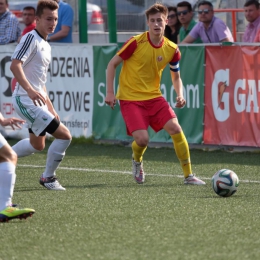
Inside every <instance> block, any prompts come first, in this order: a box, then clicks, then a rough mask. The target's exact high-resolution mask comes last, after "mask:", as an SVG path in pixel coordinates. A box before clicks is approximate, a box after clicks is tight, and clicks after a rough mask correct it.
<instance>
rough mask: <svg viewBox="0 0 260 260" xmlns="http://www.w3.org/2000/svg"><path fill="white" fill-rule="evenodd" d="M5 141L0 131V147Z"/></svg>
mask: <svg viewBox="0 0 260 260" xmlns="http://www.w3.org/2000/svg"><path fill="white" fill-rule="evenodd" d="M6 143H7V141H6V140H5V138H4V137H3V136H2V134H1V133H0V149H1V148H2V147H3V146H5V145H6Z"/></svg>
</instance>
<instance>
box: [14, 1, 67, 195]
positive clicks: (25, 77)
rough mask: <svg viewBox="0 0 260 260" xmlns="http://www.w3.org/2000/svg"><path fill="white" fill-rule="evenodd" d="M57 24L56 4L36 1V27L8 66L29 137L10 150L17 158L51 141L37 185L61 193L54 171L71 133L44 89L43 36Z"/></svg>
mask: <svg viewBox="0 0 260 260" xmlns="http://www.w3.org/2000/svg"><path fill="white" fill-rule="evenodd" d="M46 2H47V3H46ZM57 21H58V4H57V2H55V1H53V0H48V1H42V0H40V1H39V2H38V5H37V9H36V28H35V29H34V30H33V31H31V32H29V33H27V34H26V35H25V36H23V37H22V39H21V41H20V43H19V44H18V45H17V47H16V49H15V51H14V54H13V56H12V64H11V67H10V68H11V71H12V72H13V74H14V76H15V78H16V80H17V84H16V87H15V90H14V93H13V105H14V108H15V111H16V112H17V114H18V115H19V116H20V117H21V118H22V119H24V120H25V121H26V123H27V125H28V128H29V135H30V138H26V139H23V140H21V141H20V142H18V143H17V144H15V145H14V146H13V147H12V148H13V150H14V151H15V152H16V153H17V155H18V157H23V156H27V155H30V154H33V153H35V152H40V151H42V150H43V149H44V147H45V139H46V133H49V134H51V135H52V136H53V137H54V138H55V140H54V141H53V142H52V144H51V145H50V147H49V149H48V154H47V161H46V168H45V171H44V172H43V174H42V176H41V177H40V184H41V185H43V186H44V187H45V188H47V189H49V190H65V188H64V187H62V186H61V185H60V183H59V182H58V180H57V178H56V175H55V170H56V169H57V168H58V166H59V164H60V162H61V161H62V159H63V157H64V155H65V151H66V149H67V148H68V146H69V144H70V142H71V134H70V132H69V130H68V129H67V127H65V126H64V125H63V124H62V123H61V122H60V120H59V116H58V114H57V113H56V111H55V109H54V107H53V105H52V103H51V101H50V99H49V97H48V95H47V90H46V86H45V83H46V80H47V70H48V67H49V63H50V61H51V47H50V45H49V43H48V42H47V37H48V34H49V33H52V32H53V31H54V29H55V27H56V25H57Z"/></svg>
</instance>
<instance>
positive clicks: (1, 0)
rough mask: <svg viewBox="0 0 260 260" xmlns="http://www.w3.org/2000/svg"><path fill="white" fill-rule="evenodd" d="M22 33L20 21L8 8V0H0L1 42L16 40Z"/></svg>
mask: <svg viewBox="0 0 260 260" xmlns="http://www.w3.org/2000/svg"><path fill="white" fill-rule="evenodd" d="M20 35H21V29H20V28H19V21H18V19H17V18H16V17H15V15H14V14H12V13H11V12H10V11H9V10H8V0H0V44H8V43H12V42H16V41H17V40H18V38H19V36H20Z"/></svg>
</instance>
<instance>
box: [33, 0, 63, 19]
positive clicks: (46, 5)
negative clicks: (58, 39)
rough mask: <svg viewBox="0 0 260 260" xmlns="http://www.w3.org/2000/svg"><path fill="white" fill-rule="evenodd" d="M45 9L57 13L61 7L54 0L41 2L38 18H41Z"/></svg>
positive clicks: (37, 9) (42, 0)
mask: <svg viewBox="0 0 260 260" xmlns="http://www.w3.org/2000/svg"><path fill="white" fill-rule="evenodd" d="M45 8H47V9H50V10H52V11H55V10H57V9H58V8H59V5H58V4H57V2H56V1H53V0H39V2H38V4H37V8H36V16H38V17H40V16H41V15H42V14H43V10H44V9H45Z"/></svg>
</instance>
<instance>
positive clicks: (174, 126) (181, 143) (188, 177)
mask: <svg viewBox="0 0 260 260" xmlns="http://www.w3.org/2000/svg"><path fill="white" fill-rule="evenodd" d="M164 129H165V131H167V132H168V133H169V135H170V136H171V138H172V141H173V145H174V148H175V152H176V155H177V157H178V159H179V161H180V164H181V167H182V171H183V174H184V178H185V179H184V184H195V185H204V184H205V182H204V181H202V180H200V179H199V178H197V177H195V176H194V174H193V173H192V169H191V160H190V151H189V145H188V142H187V140H186V137H185V135H184V133H183V131H182V128H181V126H180V125H179V123H178V120H177V118H172V119H170V120H169V121H168V122H167V123H166V124H165V125H164Z"/></svg>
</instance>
